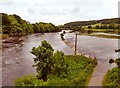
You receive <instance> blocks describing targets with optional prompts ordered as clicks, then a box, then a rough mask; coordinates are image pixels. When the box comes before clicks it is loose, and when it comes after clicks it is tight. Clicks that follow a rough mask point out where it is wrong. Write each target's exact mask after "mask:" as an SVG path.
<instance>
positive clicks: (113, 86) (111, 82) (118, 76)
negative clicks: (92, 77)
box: [102, 67, 120, 88]
mask: <svg viewBox="0 0 120 88" xmlns="http://www.w3.org/2000/svg"><path fill="white" fill-rule="evenodd" d="M102 83H103V88H120V68H118V67H115V68H113V69H112V70H109V71H108V72H107V74H106V75H105V77H104V80H103V82H102Z"/></svg>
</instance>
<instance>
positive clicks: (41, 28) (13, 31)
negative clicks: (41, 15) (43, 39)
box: [1, 13, 61, 36]
mask: <svg viewBox="0 0 120 88" xmlns="http://www.w3.org/2000/svg"><path fill="white" fill-rule="evenodd" d="M1 14H2V32H3V34H8V35H9V36H23V35H27V34H32V33H45V32H58V31H61V30H60V29H59V28H58V27H57V26H55V25H54V24H52V23H44V22H38V23H37V22H36V23H33V24H31V23H30V22H29V21H26V20H23V19H22V18H21V17H20V16H18V15H16V14H13V15H8V14H5V13H1Z"/></svg>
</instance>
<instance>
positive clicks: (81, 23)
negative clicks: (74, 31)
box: [63, 18, 120, 27]
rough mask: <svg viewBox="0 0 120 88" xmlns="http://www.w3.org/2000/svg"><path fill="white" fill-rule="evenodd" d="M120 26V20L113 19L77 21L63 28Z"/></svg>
mask: <svg viewBox="0 0 120 88" xmlns="http://www.w3.org/2000/svg"><path fill="white" fill-rule="evenodd" d="M98 23H101V24H106V25H107V24H120V18H111V19H102V20H90V21H76V22H69V23H66V24H64V26H63V27H76V26H77V27H79V26H88V25H94V24H98Z"/></svg>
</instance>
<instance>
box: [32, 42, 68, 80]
mask: <svg viewBox="0 0 120 88" xmlns="http://www.w3.org/2000/svg"><path fill="white" fill-rule="evenodd" d="M53 51H54V49H53V48H52V46H51V45H50V44H49V43H47V41H45V40H44V41H42V42H41V46H38V47H37V48H35V47H33V49H32V51H31V53H32V54H34V55H35V56H36V58H34V62H35V63H34V65H33V66H35V67H36V71H37V73H38V74H37V78H38V79H43V80H44V81H47V76H48V75H49V74H54V75H57V76H65V74H66V73H67V72H66V71H67V70H66V69H67V65H66V63H65V59H64V53H62V52H59V51H57V52H56V53H53Z"/></svg>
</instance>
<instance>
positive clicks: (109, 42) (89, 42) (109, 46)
mask: <svg viewBox="0 0 120 88" xmlns="http://www.w3.org/2000/svg"><path fill="white" fill-rule="evenodd" d="M64 38H65V42H66V44H67V45H68V46H70V47H71V48H72V49H73V50H74V43H73V41H75V34H74V33H66V34H65V36H64ZM77 40H78V41H77V54H80V53H82V54H85V55H88V56H90V57H92V58H93V57H96V58H97V60H98V65H97V67H96V68H95V71H94V73H93V75H92V78H91V81H90V83H89V86H102V80H103V77H104V75H105V74H106V72H107V71H108V70H109V69H111V68H113V67H114V66H115V64H109V60H110V59H111V58H112V59H116V58H118V57H119V55H118V53H115V49H118V47H119V46H118V41H120V40H119V39H110V38H100V37H95V36H85V35H78V36H77Z"/></svg>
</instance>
